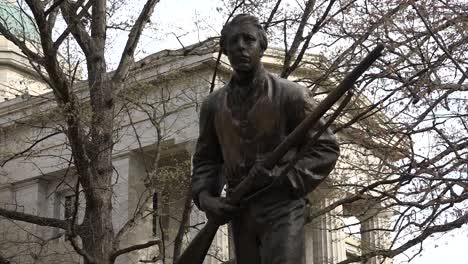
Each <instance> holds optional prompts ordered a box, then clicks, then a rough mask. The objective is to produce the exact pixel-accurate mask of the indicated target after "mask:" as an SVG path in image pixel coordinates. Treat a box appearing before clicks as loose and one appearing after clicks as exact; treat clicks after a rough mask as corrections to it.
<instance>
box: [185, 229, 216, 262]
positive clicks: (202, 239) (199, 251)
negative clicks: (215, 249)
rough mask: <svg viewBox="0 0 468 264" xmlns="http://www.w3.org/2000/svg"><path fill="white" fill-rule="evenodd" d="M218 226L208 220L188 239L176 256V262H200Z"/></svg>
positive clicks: (203, 258)
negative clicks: (190, 239) (182, 249)
mask: <svg viewBox="0 0 468 264" xmlns="http://www.w3.org/2000/svg"><path fill="white" fill-rule="evenodd" d="M218 228H219V225H217V224H215V223H213V222H211V221H208V223H206V225H205V226H204V227H203V228H202V230H200V232H198V234H197V235H196V236H195V238H193V239H192V241H190V244H189V245H188V246H187V248H186V249H185V250H184V252H183V253H182V255H180V257H179V258H177V261H176V264H202V263H203V260H205V256H206V254H207V253H208V250H209V249H210V246H211V242H213V239H214V236H215V235H216V232H217V231H218Z"/></svg>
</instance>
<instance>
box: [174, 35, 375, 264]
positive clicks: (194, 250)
mask: <svg viewBox="0 0 468 264" xmlns="http://www.w3.org/2000/svg"><path fill="white" fill-rule="evenodd" d="M383 49H384V45H383V44H378V45H377V46H376V47H375V48H374V49H373V50H372V51H371V52H370V53H369V54H368V55H367V56H366V57H365V58H364V59H363V60H362V61H361V62H360V63H359V64H358V65H357V66H356V68H354V69H353V71H351V72H350V73H348V74H347V75H346V76H345V78H344V79H343V80H342V81H341V82H340V84H339V85H338V86H337V87H336V88H335V89H334V90H333V91H331V92H330V93H329V94H328V95H327V97H326V98H325V99H324V100H323V101H322V102H321V103H320V104H319V105H318V106H317V107H316V108H315V109H314V110H313V112H312V113H311V114H310V115H309V116H308V117H307V118H305V119H304V120H303V121H302V122H301V123H300V124H299V125H298V126H297V127H296V128H295V129H294V131H293V132H291V133H290V134H289V135H288V136H287V137H286V138H285V139H284V141H283V142H281V143H280V144H279V145H278V146H277V147H276V148H275V150H273V151H272V152H271V153H270V154H269V155H268V156H267V158H266V160H265V162H264V163H263V166H264V167H265V168H266V169H272V168H273V167H274V166H275V165H276V164H277V162H278V161H279V160H280V159H281V158H282V157H283V156H284V155H285V154H286V152H288V150H289V149H291V147H292V146H294V145H296V144H298V143H299V142H300V140H302V138H303V137H304V136H305V134H306V133H307V131H308V130H309V129H310V128H311V127H312V126H313V125H314V124H315V123H317V122H318V121H319V119H320V118H321V117H322V116H323V115H324V114H325V113H326V112H327V111H328V110H329V109H330V108H331V107H332V106H333V105H334V104H335V103H336V102H337V101H338V100H339V99H340V98H341V97H342V96H343V95H344V94H345V93H346V92H347V91H348V90H350V89H351V88H352V87H353V85H354V83H355V82H356V80H357V79H358V78H359V77H360V76H361V75H362V74H363V73H364V72H365V71H366V70H367V69H368V68H369V67H370V66H371V65H372V63H374V62H375V61H376V60H377V59H378V58H379V57H380V56H381V55H382V51H383ZM254 180H255V179H254V177H253V175H248V176H247V177H246V178H245V179H243V180H242V181H241V182H240V183H239V185H237V186H236V187H235V188H234V190H233V191H232V193H231V195H230V196H229V197H228V198H229V203H231V204H238V203H239V202H240V201H241V200H242V198H243V197H244V196H245V195H246V194H248V193H249V192H250V191H251V190H250V189H251V188H250V187H251V186H252V185H253V184H252V183H253V182H254ZM218 228H219V225H217V224H215V223H212V222H211V221H208V223H207V224H206V225H205V226H204V227H203V228H202V230H201V231H200V232H199V233H198V234H197V235H196V236H195V238H194V239H193V240H192V241H191V242H190V244H189V245H188V247H187V248H186V249H185V250H184V252H183V253H182V255H181V256H180V257H179V258H178V259H177V261H176V264H202V263H203V260H204V259H205V256H206V254H207V253H208V250H209V248H210V246H211V242H212V241H213V238H214V236H215V235H216V232H217V231H218Z"/></svg>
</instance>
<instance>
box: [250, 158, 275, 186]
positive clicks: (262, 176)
mask: <svg viewBox="0 0 468 264" xmlns="http://www.w3.org/2000/svg"><path fill="white" fill-rule="evenodd" d="M249 174H251V175H254V177H255V183H254V185H255V186H254V189H256V190H258V189H261V188H263V187H265V186H267V185H269V184H271V183H272V182H273V180H274V179H275V177H274V175H273V173H272V172H271V171H269V170H267V169H266V168H265V167H263V165H262V164H261V163H257V164H255V165H254V166H253V167H252V168H251V169H250V172H249Z"/></svg>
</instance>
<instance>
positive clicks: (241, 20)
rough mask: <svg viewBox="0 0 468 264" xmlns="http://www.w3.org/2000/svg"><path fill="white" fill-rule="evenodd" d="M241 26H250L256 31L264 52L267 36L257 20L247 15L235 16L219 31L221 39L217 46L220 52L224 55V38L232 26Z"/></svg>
mask: <svg viewBox="0 0 468 264" xmlns="http://www.w3.org/2000/svg"><path fill="white" fill-rule="evenodd" d="M242 24H251V25H254V26H255V27H256V28H257V29H258V37H259V39H260V47H261V48H262V50H263V51H265V50H266V49H267V47H268V40H267V35H266V32H265V30H264V29H263V27H262V26H261V25H260V22H259V21H258V18H256V17H254V16H252V15H249V14H239V15H237V16H235V17H234V18H233V19H232V20H231V21H229V22H228V23H227V24H226V25H225V26H224V27H223V30H221V39H220V40H219V46H220V47H221V51H222V52H223V53H224V54H225V55H227V54H226V37H227V35H229V32H230V31H231V28H232V27H234V26H239V25H242Z"/></svg>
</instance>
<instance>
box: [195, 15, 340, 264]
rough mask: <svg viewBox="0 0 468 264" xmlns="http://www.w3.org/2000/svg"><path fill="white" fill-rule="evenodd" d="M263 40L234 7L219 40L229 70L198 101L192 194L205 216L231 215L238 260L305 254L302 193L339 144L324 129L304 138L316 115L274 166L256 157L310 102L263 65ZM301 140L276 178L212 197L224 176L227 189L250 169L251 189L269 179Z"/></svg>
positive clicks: (323, 172)
mask: <svg viewBox="0 0 468 264" xmlns="http://www.w3.org/2000/svg"><path fill="white" fill-rule="evenodd" d="M267 45H268V43H267V37H266V34H265V32H264V30H263V28H262V27H261V25H260V24H259V22H258V19H257V18H255V17H253V16H251V15H246V14H241V15H238V16H236V17H235V18H234V19H233V20H232V21H231V22H229V23H228V24H227V25H226V26H225V27H224V28H223V30H222V32H221V40H220V46H221V49H222V51H223V53H224V54H226V55H227V56H228V58H229V61H230V63H231V66H232V68H233V74H232V77H231V80H230V82H229V83H228V84H227V85H225V86H224V87H223V88H221V89H218V90H216V91H214V92H213V93H212V94H210V95H209V96H208V97H207V98H206V99H205V101H204V102H203V105H202V107H201V112H200V134H199V138H198V141H197V146H196V151H195V154H194V156H193V176H192V194H193V199H194V202H195V204H196V205H197V206H198V207H199V208H200V209H201V210H203V211H204V212H205V213H206V215H207V217H208V219H209V221H213V222H215V223H217V224H224V223H227V222H229V221H231V223H232V231H233V237H234V244H235V254H236V260H237V263H238V264H300V263H304V255H305V252H304V210H305V199H304V197H305V196H306V195H307V194H308V193H309V192H311V191H312V190H313V189H314V188H315V187H316V186H317V185H318V184H319V183H320V182H321V181H323V179H324V178H325V177H327V176H328V174H329V173H330V171H331V170H332V169H333V167H334V165H335V163H336V160H337V158H338V155H339V147H338V144H337V142H336V140H335V137H334V135H333V134H332V132H331V131H330V130H329V129H327V130H326V132H325V133H323V134H321V135H320V137H319V139H318V140H317V141H316V143H315V144H313V145H312V146H310V145H309V146H307V142H309V141H310V139H311V138H312V137H313V135H314V134H315V132H316V131H317V129H318V128H320V127H321V126H322V125H323V121H320V122H318V123H317V124H316V126H314V127H313V128H312V129H310V130H309V132H308V134H307V136H305V137H304V138H303V140H302V142H301V144H297V145H296V146H295V148H293V149H292V150H291V151H289V152H288V153H287V154H286V155H285V156H284V158H283V159H282V160H281V162H279V164H277V166H276V167H275V168H274V169H272V170H267V169H265V168H264V167H263V166H262V165H261V162H262V161H263V160H264V159H265V157H266V155H267V154H268V153H270V152H271V151H272V150H273V149H274V148H275V147H276V146H277V145H278V144H279V143H280V142H282V141H283V140H284V138H285V137H286V136H287V135H288V134H289V133H290V132H291V131H292V130H294V128H295V127H296V126H297V125H298V124H299V123H300V122H301V121H302V120H303V119H304V118H305V117H306V116H307V114H308V113H309V112H310V111H311V110H312V105H311V103H312V102H311V100H309V99H308V97H307V91H306V89H305V88H304V87H302V86H300V85H298V84H296V83H294V82H291V81H288V80H285V79H281V78H278V77H275V76H274V75H272V74H270V73H268V72H267V71H266V70H265V69H264V68H263V65H262V63H261V62H260V59H261V58H262V56H263V53H264V52H265V50H266V48H267ZM306 146H307V148H308V149H305V150H302V151H305V152H304V153H305V155H303V156H302V157H301V158H300V159H299V160H298V161H297V162H296V163H295V165H294V168H293V170H290V171H289V172H288V173H287V177H284V178H281V179H284V180H281V181H275V184H274V185H273V187H271V188H269V189H268V190H267V191H266V192H264V193H262V194H261V195H257V196H256V197H255V198H253V199H250V200H249V201H248V202H246V203H245V204H242V208H240V207H239V206H238V205H233V204H229V203H227V202H226V199H225V198H222V197H220V194H221V191H222V189H223V187H224V185H225V184H227V187H228V190H229V189H232V188H234V187H236V186H237V184H239V182H240V181H241V180H242V179H244V178H245V177H246V176H247V174H249V173H250V174H252V175H254V176H255V178H254V179H255V181H254V185H255V186H253V187H252V188H253V189H254V190H259V189H261V188H262V187H264V186H267V185H269V184H270V183H272V182H273V181H274V179H276V178H277V177H278V176H279V175H280V174H281V172H282V170H283V169H284V167H285V166H286V165H287V164H288V162H289V161H290V160H292V159H293V158H294V156H295V154H296V153H297V152H298V151H299V150H301V148H305V147H306ZM276 183H277V184H276ZM228 195H229V191H228Z"/></svg>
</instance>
